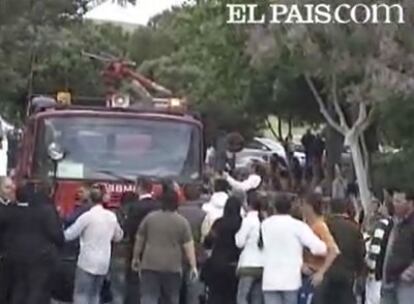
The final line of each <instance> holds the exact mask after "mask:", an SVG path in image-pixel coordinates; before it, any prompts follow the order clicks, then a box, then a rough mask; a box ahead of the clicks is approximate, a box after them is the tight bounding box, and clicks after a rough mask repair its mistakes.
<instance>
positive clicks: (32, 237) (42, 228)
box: [5, 197, 64, 263]
mask: <svg viewBox="0 0 414 304" xmlns="http://www.w3.org/2000/svg"><path fill="white" fill-rule="evenodd" d="M32 199H35V198H34V197H32ZM8 217H9V218H8V225H7V226H8V228H7V232H6V235H5V242H6V244H7V249H6V254H7V256H8V258H9V259H11V260H14V261H21V262H24V263H37V262H39V260H41V259H43V258H49V257H51V256H52V257H54V256H56V254H57V247H60V246H63V244H64V238H63V230H62V229H61V226H60V222H59V216H58V214H57V212H56V210H55V209H54V207H53V205H52V204H51V203H48V202H42V203H39V204H35V203H33V201H31V202H20V203H17V204H14V205H12V206H10V208H9V210H8Z"/></svg>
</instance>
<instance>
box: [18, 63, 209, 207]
mask: <svg viewBox="0 0 414 304" xmlns="http://www.w3.org/2000/svg"><path fill="white" fill-rule="evenodd" d="M111 73H112V74H111ZM108 75H109V77H112V78H113V80H115V81H113V83H116V80H125V79H128V80H129V81H130V82H132V83H134V84H135V85H136V89H137V91H140V92H145V94H146V99H145V100H144V99H143V98H141V99H140V100H139V101H138V102H136V101H135V100H133V99H132V98H131V97H129V96H124V95H122V94H120V93H119V91H118V90H117V87H116V85H114V84H112V86H110V87H109V89H108V95H107V96H106V97H104V98H92V99H91V98H83V97H76V96H71V95H70V94H68V93H61V94H57V95H56V96H34V97H32V98H31V99H30V100H29V106H28V111H27V113H28V117H27V121H26V124H25V129H24V135H23V140H22V143H21V148H20V155H19V162H18V165H17V168H16V177H17V179H23V178H24V179H29V180H31V181H34V182H39V181H45V180H49V181H50V180H54V182H55V185H56V187H55V189H56V193H55V201H56V203H57V204H58V205H59V207H60V209H61V210H62V211H63V213H64V214H66V213H68V212H70V211H71V210H72V209H73V206H74V203H75V196H76V192H77V190H78V188H79V186H80V185H81V184H83V183H101V184H104V185H105V186H106V189H107V192H108V193H109V194H110V202H109V207H114V208H116V207H118V206H119V200H120V196H121V195H122V193H123V192H125V191H133V190H134V189H135V181H136V179H137V177H140V176H145V177H149V178H153V179H154V191H155V192H157V189H158V188H159V180H160V178H172V179H174V180H175V181H177V183H178V184H180V185H183V184H187V183H199V182H200V181H201V178H202V167H203V140H202V134H203V132H202V124H201V122H200V120H199V119H198V117H197V115H196V114H193V113H190V112H189V111H187V109H186V107H185V100H183V99H177V98H173V97H171V96H167V97H163V98H151V100H150V102H148V98H147V97H148V96H152V95H151V94H150V93H148V92H149V90H150V89H152V90H158V91H163V93H167V90H165V89H164V90H163V88H162V87H161V86H159V85H157V84H155V83H154V82H152V81H150V80H149V79H147V78H145V77H143V76H142V75H141V74H138V73H135V72H133V71H132V70H131V69H130V67H129V66H128V65H127V64H126V63H124V62H123V61H118V60H112V61H111V62H109V63H108V65H107V66H106V69H105V77H106V79H108ZM146 89H147V90H146ZM145 90H146V91H145ZM147 93H148V94H147ZM143 100H144V102H143ZM90 104H94V105H90ZM99 104H100V105H99ZM60 153H61V154H62V155H59V154H60ZM157 187H158V188H157ZM158 192H159V191H158ZM181 199H183V197H182V198H181Z"/></svg>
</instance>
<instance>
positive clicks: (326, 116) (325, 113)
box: [305, 74, 346, 135]
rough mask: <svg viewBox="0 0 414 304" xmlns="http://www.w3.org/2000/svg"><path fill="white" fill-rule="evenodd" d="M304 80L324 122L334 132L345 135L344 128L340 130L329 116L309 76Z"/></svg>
mask: <svg viewBox="0 0 414 304" xmlns="http://www.w3.org/2000/svg"><path fill="white" fill-rule="evenodd" d="M305 80H306V82H307V84H308V86H309V88H310V89H311V91H312V93H313V96H314V97H315V99H316V101H317V103H318V105H319V110H320V112H321V114H322V115H323V117H324V118H325V119H326V121H327V122H328V124H329V125H330V126H331V127H332V128H334V129H335V130H336V131H338V132H339V133H340V134H342V135H345V133H346V130H345V129H344V128H342V127H341V126H340V125H339V124H338V123H337V122H336V121H335V120H334V119H333V118H332V116H331V115H330V114H329V112H328V110H327V109H326V106H325V104H324V102H323V100H322V98H321V95H319V93H318V90H316V87H315V84H314V83H313V81H312V79H311V77H310V76H309V74H305Z"/></svg>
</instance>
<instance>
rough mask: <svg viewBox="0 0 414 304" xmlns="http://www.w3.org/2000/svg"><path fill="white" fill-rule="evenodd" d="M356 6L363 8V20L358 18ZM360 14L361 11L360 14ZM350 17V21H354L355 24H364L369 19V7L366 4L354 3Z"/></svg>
mask: <svg viewBox="0 0 414 304" xmlns="http://www.w3.org/2000/svg"><path fill="white" fill-rule="evenodd" d="M358 8H362V9H364V10H365V19H364V21H360V20H358V15H359V14H358ZM360 16H362V12H361V15H360ZM351 18H352V21H354V22H355V23H357V24H365V23H367V22H368V21H369V19H371V10H370V9H369V7H368V6H367V5H366V4H357V5H355V6H354V7H353V8H352V9H351Z"/></svg>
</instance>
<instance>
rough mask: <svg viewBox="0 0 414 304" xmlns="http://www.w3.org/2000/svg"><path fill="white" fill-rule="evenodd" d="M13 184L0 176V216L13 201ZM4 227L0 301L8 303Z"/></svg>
mask: <svg viewBox="0 0 414 304" xmlns="http://www.w3.org/2000/svg"><path fill="white" fill-rule="evenodd" d="M15 190H16V189H15V185H14V183H13V181H12V180H11V179H10V178H8V177H2V178H0V218H3V216H4V214H5V213H6V212H7V209H8V208H10V206H11V204H12V203H13V202H14V201H15ZM4 231H5V227H0V303H8V301H9V299H10V295H11V294H10V291H11V289H10V287H11V285H10V265H9V263H7V260H6V257H5V245H6V244H5V240H4V237H5V235H4V234H5V233H4Z"/></svg>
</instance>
